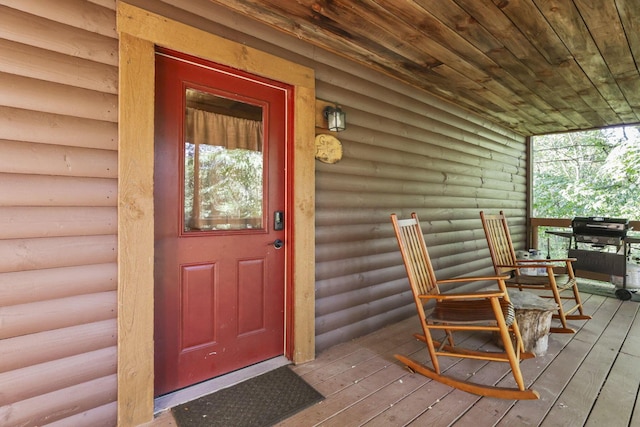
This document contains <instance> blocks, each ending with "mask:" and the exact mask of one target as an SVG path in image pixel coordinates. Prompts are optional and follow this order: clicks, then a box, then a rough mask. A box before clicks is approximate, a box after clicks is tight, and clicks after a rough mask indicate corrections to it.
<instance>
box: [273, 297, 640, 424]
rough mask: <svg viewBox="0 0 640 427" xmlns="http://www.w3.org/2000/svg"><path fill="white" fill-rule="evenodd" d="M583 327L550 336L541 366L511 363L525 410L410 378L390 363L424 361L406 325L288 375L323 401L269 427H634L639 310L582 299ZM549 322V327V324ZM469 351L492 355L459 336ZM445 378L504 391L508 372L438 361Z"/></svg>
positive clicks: (639, 412)
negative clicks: (530, 395) (522, 388)
mask: <svg viewBox="0 0 640 427" xmlns="http://www.w3.org/2000/svg"><path fill="white" fill-rule="evenodd" d="M582 298H583V303H584V307H585V311H586V313H587V314H590V315H592V316H593V318H592V319H591V320H588V321H570V325H571V326H572V327H574V328H575V329H576V331H577V332H576V333H575V334H551V336H550V337H549V347H548V351H547V353H546V354H545V355H544V356H540V357H536V358H534V359H528V360H525V361H523V362H522V363H521V368H522V374H523V376H524V379H525V382H526V383H527V385H529V386H531V388H533V389H534V390H536V391H538V392H539V393H540V399H539V400H534V401H513V400H503V399H492V398H483V397H479V396H475V395H472V394H469V393H465V392H462V391H460V390H456V389H453V388H451V387H448V386H445V385H443V384H441V383H438V382H436V381H432V380H430V379H428V378H425V377H423V376H421V375H419V374H413V373H410V372H409V371H408V370H406V369H405V368H404V366H402V364H401V363H399V362H398V361H397V360H396V359H395V358H394V357H393V355H394V354H395V353H400V354H405V355H408V356H410V357H412V358H414V359H416V360H426V359H427V352H426V349H425V346H424V344H423V343H421V342H420V341H418V340H416V339H415V338H413V336H412V334H413V333H415V332H418V331H419V330H420V326H419V323H418V322H417V319H413V318H411V319H407V320H404V321H401V322H398V323H396V324H394V325H390V326H388V327H386V328H383V329H381V330H379V331H377V332H375V333H373V334H370V335H367V336H365V337H362V338H360V339H356V340H352V341H350V342H348V343H344V344H340V345H338V346H335V347H332V348H330V349H328V350H326V351H325V352H323V353H322V354H320V355H318V357H317V358H316V360H314V361H312V362H309V363H306V364H303V365H299V366H295V367H293V369H294V370H295V371H296V372H297V373H298V374H299V375H301V376H302V377H303V378H304V379H305V380H306V381H307V382H309V383H310V384H311V385H313V386H314V387H315V388H316V389H317V390H318V391H320V392H321V393H322V394H323V395H324V396H325V399H324V401H322V402H320V403H318V404H316V405H314V406H312V407H310V408H307V409H305V410H304V411H302V412H299V413H298V414H295V415H294V416H292V417H290V418H288V419H287V420H284V421H282V422H281V423H280V424H278V426H279V427H291V426H296V427H297V426H305V427H306V426H320V425H321V426H326V427H334V426H335V427H358V426H366V427H383V426H384V427H388V426H408V425H412V426H423V425H429V426H458V427H465V426H472V427H484V426H487V427H488V426H491V427H493V426H512V425H523V426H558V425H562V426H582V425H586V426H593V427H596V426H601V425H607V426H612V427H617V426H621V427H622V426H633V425H640V408H639V407H637V406H640V405H636V402H637V401H638V390H639V389H640V316H639V315H638V310H639V308H640V305H639V304H638V303H637V302H635V301H633V300H631V301H620V300H618V299H616V298H611V297H607V296H604V295H591V294H586V293H583V294H582ZM553 322H557V321H556V320H554V321H553ZM458 341H464V344H465V345H470V346H472V347H475V348H486V349H490V348H492V347H493V346H494V344H493V341H492V339H491V337H490V336H488V335H487V334H486V333H485V334H482V333H476V334H470V333H469V334H461V335H460V337H459V338H458ZM441 362H442V363H443V369H444V370H447V372H448V373H449V374H451V375H456V376H465V375H472V376H473V378H474V381H476V382H483V383H488V384H489V383H490V384H496V385H500V386H513V385H514V384H515V382H514V380H513V376H512V375H511V373H510V371H509V368H508V364H506V363H496V362H486V361H477V360H475V361H474V360H468V359H453V358H442V359H441Z"/></svg>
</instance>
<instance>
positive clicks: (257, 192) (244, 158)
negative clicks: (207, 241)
mask: <svg viewBox="0 0 640 427" xmlns="http://www.w3.org/2000/svg"><path fill="white" fill-rule="evenodd" d="M186 97H187V108H186V112H185V142H184V231H185V232H197V231H212V230H244V229H259V228H263V227H264V221H263V212H262V210H263V209H262V206H263V187H264V186H263V159H264V156H263V126H262V107H260V106H256V105H251V104H247V103H245V102H241V101H238V100H233V99H228V98H224V97H221V96H217V95H213V94H210V93H206V92H202V91H198V90H194V89H187V91H186Z"/></svg>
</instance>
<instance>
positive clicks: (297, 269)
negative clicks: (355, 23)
mask: <svg viewBox="0 0 640 427" xmlns="http://www.w3.org/2000/svg"><path fill="white" fill-rule="evenodd" d="M117 24H118V33H119V37H120V41H119V43H120V46H119V53H120V60H119V67H120V70H119V73H120V77H119V102H118V104H119V112H118V116H119V117H118V120H119V131H118V139H119V141H118V156H119V160H118V395H117V398H118V401H117V408H118V425H119V426H135V425H139V424H142V423H145V422H148V421H150V420H151V419H152V418H153V394H154V393H153V387H154V385H153V371H154V369H153V304H152V303H151V302H152V301H153V251H154V229H153V219H154V213H153V157H154V150H153V147H154V93H155V84H154V83H155V79H154V71H155V49H156V46H162V47H166V48H168V49H172V50H176V51H179V52H184V53H187V54H190V55H194V56H197V57H200V58H203V59H207V60H210V61H213V62H217V63H221V64H224V65H228V66H231V67H234V68H238V69H241V70H243V71H247V72H250V73H253V74H257V75H261V76H264V77H267V78H270V79H274V80H278V81H281V82H283V83H287V84H290V85H292V86H293V87H294V107H293V108H294V114H293V117H294V123H293V129H294V132H293V135H294V136H293V141H292V147H293V153H292V156H291V158H292V163H293V165H294V167H293V173H292V184H293V188H292V189H293V191H292V194H290V196H291V197H293V202H292V203H291V206H292V208H293V224H294V226H293V227H292V234H293V240H294V242H295V244H294V245H293V254H292V263H293V265H292V267H291V268H290V269H288V271H291V275H290V276H291V277H290V278H288V280H290V281H291V283H292V288H293V295H292V300H293V307H292V310H293V331H292V333H290V334H289V335H290V336H291V338H292V347H293V348H292V354H291V356H292V359H293V361H294V363H302V362H305V361H308V360H312V359H313V358H314V356H315V325H314V322H315V294H314V285H315V255H314V253H315V210H314V209H315V160H314V154H315V148H314V137H315V74H314V71H313V70H312V69H310V68H307V67H304V66H301V65H299V64H295V63H292V62H290V61H287V60H284V59H282V58H278V57H275V56H273V55H270V54H267V53H265V52H261V51H258V50H255V49H252V48H249V47H247V46H244V45H242V44H239V43H236V42H232V41H230V40H227V39H223V38H221V37H218V36H216V35H214V34H211V33H207V32H206V31H202V30H199V29H196V28H194V27H190V26H188V25H185V24H181V23H179V22H176V21H173V20H170V19H168V18H165V17H163V16H160V15H156V14H153V13H151V12H148V11H146V10H144V9H140V8H137V7H135V6H132V5H129V4H127V3H124V2H122V1H119V2H118V5H117Z"/></svg>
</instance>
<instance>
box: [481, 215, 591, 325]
mask: <svg viewBox="0 0 640 427" xmlns="http://www.w3.org/2000/svg"><path fill="white" fill-rule="evenodd" d="M480 219H481V220H482V227H483V228H484V233H485V236H486V238H487V243H488V245H489V252H490V253H491V260H492V261H493V267H494V269H495V272H496V274H509V275H510V278H509V279H507V280H506V281H505V283H506V285H507V287H510V288H518V289H519V290H521V291H522V290H524V289H537V290H546V291H549V292H547V293H546V294H545V293H544V292H542V293H540V295H539V296H541V297H543V298H553V299H554V300H555V302H556V304H557V305H558V310H557V312H556V313H555V314H554V315H553V318H554V319H560V323H561V324H562V327H560V328H558V327H551V329H550V332H556V333H558V332H559V333H575V330H574V329H572V328H570V327H569V326H568V325H567V319H569V320H589V319H591V316H589V315H586V314H584V310H583V307H582V301H581V300H580V292H579V291H578V283H577V282H576V278H575V274H574V272H573V266H572V264H571V263H572V262H573V261H575V258H566V259H544V260H541V259H516V253H515V250H514V249H513V243H512V242H511V234H510V233H509V226H508V224H507V218H506V217H505V215H504V213H503V212H502V211H500V214H498V215H485V213H484V212H480ZM559 263H560V264H564V266H565V268H566V270H567V274H562V275H557V274H555V273H554V271H553V267H554V265H556V266H558V264H559ZM531 268H544V269H546V274H545V275H543V276H528V275H525V274H522V273H521V271H520V270H521V269H531ZM565 291H572V292H571V293H570V296H569V295H567V296H563V295H562V293H563V292H565ZM563 300H565V301H566V300H572V304H573V306H572V307H570V308H568V309H567V308H565V307H564V306H563V303H562V301H563ZM576 311H577V312H578V314H572V313H574V312H576Z"/></svg>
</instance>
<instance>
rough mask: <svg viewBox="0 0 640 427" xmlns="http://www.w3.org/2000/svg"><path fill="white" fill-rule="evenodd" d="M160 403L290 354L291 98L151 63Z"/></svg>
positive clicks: (182, 62)
mask: <svg viewBox="0 0 640 427" xmlns="http://www.w3.org/2000/svg"><path fill="white" fill-rule="evenodd" d="M156 60H157V62H156V63H157V65H156V148H155V175H154V185H155V187H154V198H155V383H156V387H155V393H156V395H160V394H164V393H167V392H170V391H173V390H176V389H179V388H182V387H185V386H189V385H191V384H194V383H197V382H200V381H203V380H207V379H210V378H213V377H215V376H218V375H221V374H224V373H227V372H230V371H233V370H236V369H239V368H242V367H245V366H248V365H250V364H253V363H257V362H260V361H263V360H266V359H269V358H272V357H275V356H278V355H282V354H284V353H285V332H284V331H285V295H286V292H285V288H286V286H285V259H286V254H287V253H288V249H287V247H286V246H285V244H284V242H285V241H286V236H287V235H288V233H287V227H286V225H287V223H286V218H287V212H286V211H287V206H286V200H285V195H286V189H285V183H286V177H285V153H286V149H285V147H286V141H287V138H288V125H287V123H288V120H287V111H288V102H289V101H288V100H289V99H290V96H289V95H290V88H288V87H287V86H285V85H282V84H278V83H274V82H271V81H266V80H264V79H260V78H257V77H255V76H251V75H248V74H246V73H240V72H238V71H237V70H232V69H228V68H226V67H222V66H219V65H216V64H211V63H206V62H203V61H199V60H197V59H195V58H191V57H186V56H180V55H176V54H170V53H168V52H159V53H158V54H157V55H156Z"/></svg>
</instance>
